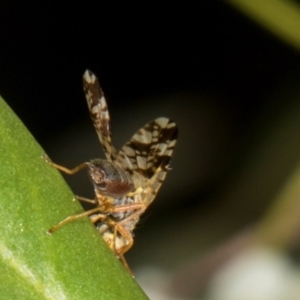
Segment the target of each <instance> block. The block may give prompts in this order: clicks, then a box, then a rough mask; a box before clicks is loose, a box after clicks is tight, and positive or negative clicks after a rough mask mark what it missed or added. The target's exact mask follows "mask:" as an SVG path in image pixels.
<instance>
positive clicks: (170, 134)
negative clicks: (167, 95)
mask: <svg viewBox="0 0 300 300" xmlns="http://www.w3.org/2000/svg"><path fill="white" fill-rule="evenodd" d="M177 134H178V129H177V126H176V124H175V123H174V122H173V121H172V120H170V119H167V118H158V119H155V120H153V121H151V122H150V123H148V124H146V125H145V126H144V127H143V128H141V129H140V130H138V131H137V132H136V133H135V134H134V136H133V137H132V138H131V140H130V141H129V142H127V143H126V144H125V145H124V146H123V148H122V149H121V150H120V152H119V155H118V157H117V162H118V163H119V164H120V166H121V167H122V168H123V169H125V170H126V171H127V172H129V173H130V174H131V175H132V177H133V180H135V178H134V177H135V176H134V174H135V173H137V174H138V175H141V176H142V177H143V178H144V179H146V180H145V181H144V184H142V185H147V186H149V188H150V189H151V195H148V196H147V198H148V199H147V202H148V203H149V204H150V203H151V202H152V201H153V199H154V197H155V195H156V193H157V192H158V190H159V188H160V187H161V185H162V183H163V181H164V180H165V177H166V175H167V171H168V169H169V164H170V160H171V156H172V154H173V150H174V147H175V144H176V141H177ZM135 185H136V187H138V185H139V183H136V182H135Z"/></svg>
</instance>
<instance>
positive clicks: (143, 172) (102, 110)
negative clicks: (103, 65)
mask: <svg viewBox="0 0 300 300" xmlns="http://www.w3.org/2000/svg"><path fill="white" fill-rule="evenodd" d="M83 86H84V92H85V96H86V100H87V103H88V107H89V111H90V115H91V119H92V121H93V124H94V127H95V129H96V132H97V134H98V137H99V140H100V142H101V144H102V147H103V150H104V153H105V156H106V158H107V160H109V161H111V162H114V163H116V164H118V165H119V166H120V167H122V168H123V169H124V170H125V171H127V172H128V173H129V174H130V175H131V176H132V179H133V181H134V183H135V187H136V188H138V187H143V188H145V187H147V189H146V190H147V192H146V193H147V195H146V196H145V197H146V198H147V199H146V202H147V203H148V204H149V203H151V202H152V201H153V199H154V198H155V195H156V193H157V192H158V190H159V188H160V187H161V184H162V183H163V181H164V179H165V177H166V175H167V171H168V166H169V163H170V160H171V156H172V153H173V150H174V147H175V144H176V141H177V132H178V130H177V126H176V124H175V123H174V122H173V121H172V120H170V119H167V118H158V119H155V120H153V121H151V122H149V123H148V124H146V125H145V126H144V127H142V128H141V129H139V130H138V131H137V132H136V133H135V134H134V135H133V137H132V138H131V140H130V141H129V142H127V143H126V144H125V145H124V146H123V147H122V149H121V150H120V151H119V153H117V151H116V149H115V148H114V146H113V145H112V141H111V132H110V124H109V122H110V117H109V112H108V108H107V104H106V101H105V97H104V94H103V91H102V89H101V87H100V84H99V82H98V79H97V77H96V76H95V75H94V74H93V73H92V72H91V71H89V70H87V71H86V72H85V73H84V75H83ZM141 179H142V180H141ZM146 190H145V191H146ZM144 200H145V199H144Z"/></svg>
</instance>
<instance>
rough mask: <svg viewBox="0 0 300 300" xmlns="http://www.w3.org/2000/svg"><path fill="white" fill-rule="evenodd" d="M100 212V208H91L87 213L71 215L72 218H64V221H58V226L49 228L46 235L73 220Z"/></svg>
mask: <svg viewBox="0 0 300 300" xmlns="http://www.w3.org/2000/svg"><path fill="white" fill-rule="evenodd" d="M99 211H100V212H101V208H100V207H96V208H93V209H90V210H88V211H85V212H83V213H81V214H77V215H73V216H69V217H67V218H65V219H64V220H62V221H60V222H59V223H58V224H56V225H55V226H53V227H52V228H50V229H49V230H48V233H49V234H51V233H53V232H54V231H56V230H58V229H59V228H61V227H62V226H64V225H66V224H68V223H70V222H72V221H74V220H77V219H81V218H83V217H86V216H89V215H92V214H93V213H95V212H99Z"/></svg>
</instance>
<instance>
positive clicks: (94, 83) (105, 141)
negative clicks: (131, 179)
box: [83, 70, 117, 161]
mask: <svg viewBox="0 0 300 300" xmlns="http://www.w3.org/2000/svg"><path fill="white" fill-rule="evenodd" d="M83 89H84V92H85V97H86V100H87V104H88V107H89V111H90V115H91V119H92V121H93V124H94V127H95V129H96V132H97V134H98V137H99V140H100V143H101V145H102V147H103V150H104V153H105V156H106V158H107V160H108V161H114V160H116V158H117V151H116V149H115V148H114V146H113V145H112V142H111V132H110V117H109V112H108V108H107V104H106V100H105V97H104V94H103V91H102V89H101V87H100V84H99V82H98V79H97V77H96V76H95V75H94V74H93V73H92V72H91V71H89V70H86V71H85V73H84V75H83Z"/></svg>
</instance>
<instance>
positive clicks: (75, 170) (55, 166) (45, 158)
mask: <svg viewBox="0 0 300 300" xmlns="http://www.w3.org/2000/svg"><path fill="white" fill-rule="evenodd" d="M42 158H43V159H44V160H45V162H46V163H47V164H49V165H50V166H52V167H54V168H55V169H58V170H60V171H62V172H64V173H66V174H69V175H72V174H75V173H77V172H78V171H80V170H82V169H84V168H86V167H87V166H88V165H87V163H82V164H80V165H79V166H77V167H75V168H74V169H68V168H66V167H64V166H61V165H58V164H56V163H54V162H52V161H51V160H50V158H49V157H48V156H47V155H43V156H42Z"/></svg>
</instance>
